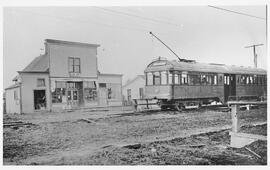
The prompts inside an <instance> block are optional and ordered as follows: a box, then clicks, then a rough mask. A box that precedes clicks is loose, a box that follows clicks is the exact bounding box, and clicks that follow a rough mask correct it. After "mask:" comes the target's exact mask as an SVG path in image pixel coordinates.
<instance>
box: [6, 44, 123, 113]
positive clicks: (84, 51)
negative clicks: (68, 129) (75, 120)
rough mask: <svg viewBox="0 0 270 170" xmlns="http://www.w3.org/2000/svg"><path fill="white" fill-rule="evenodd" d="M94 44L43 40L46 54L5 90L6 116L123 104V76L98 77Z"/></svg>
mask: <svg viewBox="0 0 270 170" xmlns="http://www.w3.org/2000/svg"><path fill="white" fill-rule="evenodd" d="M98 47H99V45H97V44H88V43H80V42H70V41H61V40H52V39H46V40H45V54H44V55H40V56H38V57H36V58H35V59H34V60H33V61H32V62H31V63H30V64H29V65H28V66H27V67H26V68H25V69H23V70H22V71H19V72H18V73H19V74H18V76H16V77H15V78H14V79H13V81H14V82H15V83H14V85H12V86H10V87H8V88H6V89H5V90H6V105H7V107H6V108H7V113H30V112H35V111H42V110H45V111H57V110H63V109H74V108H85V107H106V106H112V105H122V97H121V96H122V90H121V89H122V75H121V74H101V73H99V71H98V67H97V48H98Z"/></svg>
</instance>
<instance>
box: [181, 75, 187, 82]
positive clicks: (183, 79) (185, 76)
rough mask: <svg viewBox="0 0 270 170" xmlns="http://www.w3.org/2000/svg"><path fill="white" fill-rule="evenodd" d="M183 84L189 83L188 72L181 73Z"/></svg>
mask: <svg viewBox="0 0 270 170" xmlns="http://www.w3.org/2000/svg"><path fill="white" fill-rule="evenodd" d="M181 84H187V72H182V74H181Z"/></svg>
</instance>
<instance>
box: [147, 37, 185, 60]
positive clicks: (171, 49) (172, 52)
mask: <svg viewBox="0 0 270 170" xmlns="http://www.w3.org/2000/svg"><path fill="white" fill-rule="evenodd" d="M149 34H151V35H152V36H154V37H155V38H156V39H157V40H158V41H159V42H161V43H162V44H163V45H165V47H167V48H168V49H169V50H170V51H171V52H172V53H173V54H174V55H175V56H176V57H177V58H178V60H179V61H181V60H182V59H181V58H180V57H179V56H178V55H177V54H176V53H175V52H174V51H173V50H172V49H171V48H170V47H169V46H167V45H166V44H165V43H164V42H163V41H161V39H159V38H158V37H157V36H155V34H153V33H152V32H149Z"/></svg>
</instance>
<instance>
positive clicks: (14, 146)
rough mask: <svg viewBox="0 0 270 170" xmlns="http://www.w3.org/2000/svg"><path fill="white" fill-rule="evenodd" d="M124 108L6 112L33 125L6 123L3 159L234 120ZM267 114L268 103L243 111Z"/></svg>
mask: <svg viewBox="0 0 270 170" xmlns="http://www.w3.org/2000/svg"><path fill="white" fill-rule="evenodd" d="M122 112H123V111H110V112H108V111H96V112H87V111H76V112H70V113H48V114H47V115H46V113H42V114H36V115H34V114H31V115H5V116H4V122H8V121H15V120H17V121H18V120H20V121H23V122H31V123H33V124H35V125H33V126H22V127H19V128H10V127H8V128H4V129H3V130H4V138H3V139H4V164H23V165H24V164H47V165H48V164H49V165H51V164H59V162H63V160H66V161H64V162H72V161H73V160H74V159H76V160H78V159H82V160H83V159H84V158H85V157H89V155H91V154H94V153H96V152H98V151H100V149H102V148H106V147H110V146H116V147H117V146H124V145H129V144H136V143H146V142H153V141H162V140H169V139H173V138H177V137H186V136H190V135H191V134H199V133H202V132H209V131H216V130H221V129H227V128H230V126H231V118H230V113H229V112H218V111H212V110H205V109H204V110H192V111H184V112H181V113H180V112H173V111H167V112H149V113H136V114H134V113H128V112H127V113H125V114H122ZM266 114H267V111H266V108H261V109H256V110H250V111H246V112H243V113H241V116H240V117H242V119H241V124H242V125H243V124H250V123H259V122H265V121H266Z"/></svg>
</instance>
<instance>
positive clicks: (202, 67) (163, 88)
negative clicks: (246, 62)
mask: <svg viewBox="0 0 270 170" xmlns="http://www.w3.org/2000/svg"><path fill="white" fill-rule="evenodd" d="M144 73H145V76H146V84H145V98H146V99H149V100H150V99H155V100H157V101H158V105H159V106H160V107H161V109H162V110H165V109H176V110H182V109H183V108H186V107H187V106H192V105H195V106H201V105H203V104H211V103H222V104H226V103H227V102H228V101H229V100H236V99H239V98H243V97H250V98H252V99H256V100H260V99H262V98H265V97H266V94H267V72H266V70H264V69H260V68H253V67H242V66H241V67H240V66H234V65H232V66H229V65H224V64H215V63H199V62H196V61H193V60H186V61H178V60H172V61H169V60H167V59H165V58H161V57H159V58H158V59H156V60H154V61H152V62H151V63H150V64H149V65H148V66H147V67H146V69H145V71H144Z"/></svg>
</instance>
